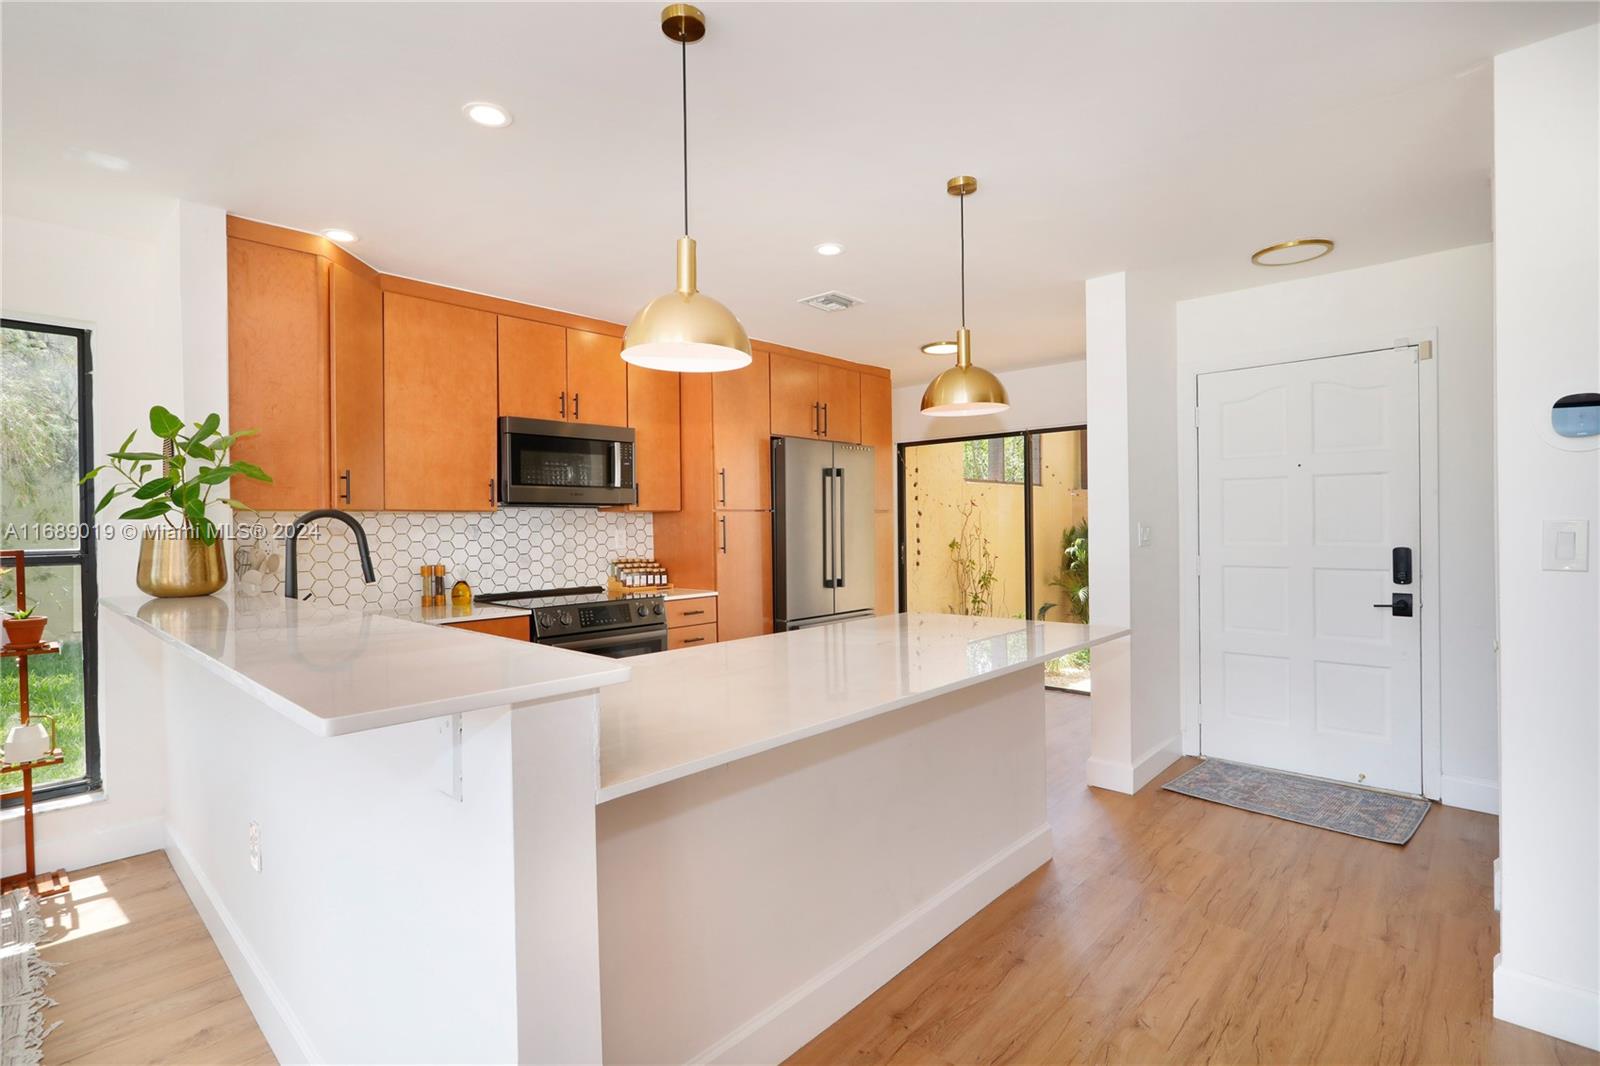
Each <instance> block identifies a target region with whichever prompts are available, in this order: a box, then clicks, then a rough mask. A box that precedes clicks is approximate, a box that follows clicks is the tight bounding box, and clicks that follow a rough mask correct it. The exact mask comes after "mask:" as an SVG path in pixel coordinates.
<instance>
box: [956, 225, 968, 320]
mask: <svg viewBox="0 0 1600 1066" xmlns="http://www.w3.org/2000/svg"><path fill="white" fill-rule="evenodd" d="M956 203H957V204H959V205H960V207H961V328H962V329H966V328H967V198H966V197H965V196H958V197H956Z"/></svg>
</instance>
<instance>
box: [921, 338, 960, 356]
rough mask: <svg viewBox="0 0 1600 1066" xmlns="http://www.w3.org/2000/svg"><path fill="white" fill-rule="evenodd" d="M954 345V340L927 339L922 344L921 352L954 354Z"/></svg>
mask: <svg viewBox="0 0 1600 1066" xmlns="http://www.w3.org/2000/svg"><path fill="white" fill-rule="evenodd" d="M956 347H957V346H956V342H955V341H929V342H928V343H927V344H924V345H923V346H922V353H923V354H924V355H955V354H956Z"/></svg>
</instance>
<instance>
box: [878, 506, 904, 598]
mask: <svg viewBox="0 0 1600 1066" xmlns="http://www.w3.org/2000/svg"><path fill="white" fill-rule="evenodd" d="M872 531H873V535H874V536H875V538H876V539H877V542H878V544H877V556H878V560H877V562H878V573H877V590H876V591H875V592H874V594H873V605H872V606H873V610H874V612H875V613H877V614H894V613H895V610H894V597H895V588H896V586H897V585H898V584H899V581H900V565H899V559H900V553H899V552H898V551H896V550H895V543H894V512H893V511H877V512H875V513H874V514H873V516H872Z"/></svg>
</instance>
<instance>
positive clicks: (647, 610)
mask: <svg viewBox="0 0 1600 1066" xmlns="http://www.w3.org/2000/svg"><path fill="white" fill-rule="evenodd" d="M649 613H650V608H648V607H646V606H645V605H644V604H642V603H641V604H640V605H639V617H640V618H644V617H645V616H646V615H648V614H649Z"/></svg>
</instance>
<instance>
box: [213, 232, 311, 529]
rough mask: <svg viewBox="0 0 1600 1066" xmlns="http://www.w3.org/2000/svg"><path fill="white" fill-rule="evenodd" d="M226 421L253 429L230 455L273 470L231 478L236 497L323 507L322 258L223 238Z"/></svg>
mask: <svg viewBox="0 0 1600 1066" xmlns="http://www.w3.org/2000/svg"><path fill="white" fill-rule="evenodd" d="M194 417H196V418H203V417H205V414H204V412H196V413H195V415H194ZM227 426H228V429H230V430H241V429H254V430H256V431H258V435H257V436H254V437H247V438H246V439H244V440H242V441H240V442H239V443H238V444H237V445H236V446H235V447H234V450H233V457H234V458H235V459H243V460H245V461H246V462H251V463H255V464H256V465H257V466H259V467H261V468H262V469H263V470H265V471H266V472H267V473H268V474H269V475H271V477H272V483H271V484H265V483H263V482H259V481H251V480H249V479H247V478H236V479H235V480H234V482H233V485H232V487H231V489H230V494H231V495H232V496H233V498H234V499H237V500H240V501H242V502H244V503H247V504H249V505H250V506H252V507H256V508H259V509H260V510H263V511H308V510H310V509H312V508H314V507H327V506H328V505H329V503H330V502H331V501H330V498H329V491H328V485H329V476H328V471H329V469H330V449H329V429H328V261H327V260H326V259H323V258H321V257H320V256H315V255H312V254H311V253H309V252H296V251H292V250H290V249H288V248H277V247H274V246H273V245H270V244H257V243H256V242H255V241H245V240H240V239H238V238H236V237H233V238H229V240H228V420H227Z"/></svg>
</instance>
